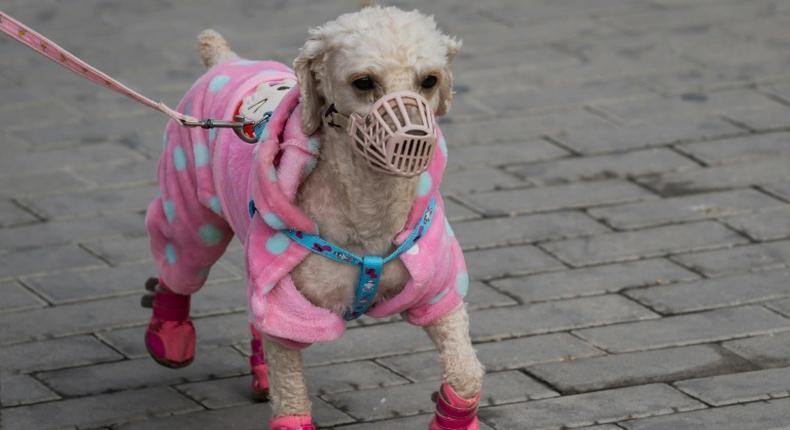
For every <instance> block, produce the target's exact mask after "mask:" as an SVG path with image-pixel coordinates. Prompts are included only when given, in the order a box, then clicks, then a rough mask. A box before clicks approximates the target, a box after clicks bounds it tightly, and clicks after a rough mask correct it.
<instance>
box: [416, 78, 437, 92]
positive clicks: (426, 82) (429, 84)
mask: <svg viewBox="0 0 790 430" xmlns="http://www.w3.org/2000/svg"><path fill="white" fill-rule="evenodd" d="M438 81H439V78H437V77H436V76H434V75H428V76H427V77H425V79H423V80H422V82H420V86H421V87H423V88H425V89H428V88H433V87H434V85H436V82H438Z"/></svg>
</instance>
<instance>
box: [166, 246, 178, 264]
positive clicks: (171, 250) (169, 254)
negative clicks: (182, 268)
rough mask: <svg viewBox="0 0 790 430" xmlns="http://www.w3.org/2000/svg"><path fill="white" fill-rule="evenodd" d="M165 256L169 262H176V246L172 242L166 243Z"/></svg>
mask: <svg viewBox="0 0 790 430" xmlns="http://www.w3.org/2000/svg"><path fill="white" fill-rule="evenodd" d="M165 258H167V263H168V264H176V248H175V247H174V246H173V244H172V243H168V244H167V245H165Z"/></svg>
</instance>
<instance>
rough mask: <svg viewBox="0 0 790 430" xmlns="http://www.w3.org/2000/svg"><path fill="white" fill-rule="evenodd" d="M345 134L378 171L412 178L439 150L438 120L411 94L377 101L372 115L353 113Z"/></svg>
mask: <svg viewBox="0 0 790 430" xmlns="http://www.w3.org/2000/svg"><path fill="white" fill-rule="evenodd" d="M346 132H347V133H348V135H349V136H350V137H351V145H352V146H353V148H354V150H355V151H356V152H357V153H358V154H359V155H361V156H362V157H363V158H364V159H365V161H367V163H368V165H369V166H370V168H372V169H373V170H375V171H378V172H381V173H386V174H390V175H396V176H405V177H412V176H416V175H419V174H420V173H422V172H424V171H425V170H427V169H428V166H429V165H430V163H431V160H432V159H433V151H434V149H435V148H436V118H435V117H434V114H433V110H432V109H431V107H430V105H429V104H428V101H427V100H425V98H424V97H423V96H421V95H419V94H417V93H415V92H412V91H398V92H394V93H390V94H387V95H385V96H383V97H381V98H380V99H378V100H376V102H375V103H374V104H373V106H372V108H371V110H370V112H369V113H367V114H365V115H362V114H359V113H356V112H355V113H352V114H351V115H350V116H349V122H348V126H347V127H346Z"/></svg>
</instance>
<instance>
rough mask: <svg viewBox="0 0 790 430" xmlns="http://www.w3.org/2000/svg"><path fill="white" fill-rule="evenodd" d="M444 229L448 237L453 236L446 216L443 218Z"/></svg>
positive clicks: (453, 233)
mask: <svg viewBox="0 0 790 430" xmlns="http://www.w3.org/2000/svg"><path fill="white" fill-rule="evenodd" d="M444 231H445V232H447V235H448V236H450V237H454V236H455V232H454V231H453V228H452V227H451V226H450V221H447V218H445V219H444Z"/></svg>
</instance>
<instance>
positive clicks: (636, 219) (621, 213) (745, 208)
mask: <svg viewBox="0 0 790 430" xmlns="http://www.w3.org/2000/svg"><path fill="white" fill-rule="evenodd" d="M780 206H787V205H786V204H785V203H784V202H781V201H779V200H776V199H774V198H772V197H769V196H767V195H765V194H762V193H760V192H759V191H755V190H750V189H747V190H735V191H724V192H720V193H705V194H694V195H691V196H684V197H675V198H669V199H661V200H651V201H646V202H638V203H628V204H624V205H618V206H610V207H605V208H597V209H590V211H589V214H590V215H592V216H593V217H594V218H596V219H599V220H601V221H603V222H605V223H607V224H608V225H611V226H613V227H615V228H618V229H637V228H645V227H652V226H658V225H662V224H670V223H679V222H687V221H696V220H702V219H706V218H722V217H729V216H733V215H739V214H744V213H750V212H756V211H760V210H763V209H767V208H771V207H780Z"/></svg>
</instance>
